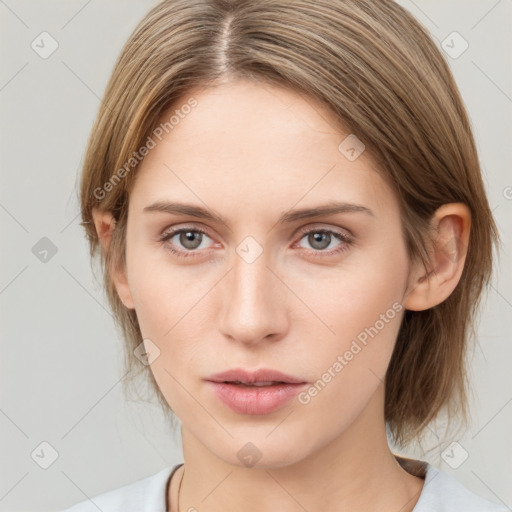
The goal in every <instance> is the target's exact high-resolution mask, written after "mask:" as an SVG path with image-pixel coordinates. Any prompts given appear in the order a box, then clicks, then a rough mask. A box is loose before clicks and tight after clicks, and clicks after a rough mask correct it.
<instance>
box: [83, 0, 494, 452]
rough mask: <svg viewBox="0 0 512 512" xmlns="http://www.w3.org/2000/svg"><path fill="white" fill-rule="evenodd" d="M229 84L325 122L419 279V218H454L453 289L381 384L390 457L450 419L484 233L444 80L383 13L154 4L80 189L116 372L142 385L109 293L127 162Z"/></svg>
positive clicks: (103, 111)
mask: <svg viewBox="0 0 512 512" xmlns="http://www.w3.org/2000/svg"><path fill="white" fill-rule="evenodd" d="M330 19H333V20H336V22H330V21H329V20H330ZM269 20H271V22H270V21H269ZM237 78H241V79H246V80H251V81H253V82H256V83H261V84H262V86H263V85H265V84H267V85H276V86H285V87H287V88H289V89H291V90H294V91H298V92H300V93H301V94H303V95H304V96H305V97H309V98H312V99H314V100H315V101H317V102H319V103H321V104H322V105H324V106H325V107H326V108H327V109H328V110H329V111H330V112H331V113H332V114H333V116H334V118H335V119H337V120H338V122H339V129H340V133H345V134H346V133H350V134H354V135H355V136H356V137H357V138H358V139H359V140H360V141H362V142H363V143H364V145H365V154H367V155H368V156H371V158H372V160H373V161H374V162H375V163H376V164H377V166H378V168H379V170H380V173H381V176H382V177H383V179H384V180H385V181H386V183H388V184H389V186H390V187H391V189H392V190H393V192H394V194H395V196H396V198H397V200H398V203H399V205H400V211H401V219H402V222H403V225H402V227H403V236H404V241H405V247H406V249H407V251H408V255H409V257H410V260H411V261H421V262H422V263H423V264H424V266H425V269H426V270H425V271H426V274H428V273H429V272H430V271H431V270H432V266H431V262H429V237H430V235H431V222H430V221H431V219H432V217H433V215H434V214H435V212H436V211H438V209H439V208H440V207H442V206H443V205H445V204H450V203H463V204H465V205H467V207H468V208H469V211H470V214H471V237H470V239H469V243H468V246H467V257H466V260H465V265H464V270H463V272H462V276H461V277H460V282H459V284H458V286H457V287H456V288H455V289H454V290H453V292H452V293H451V294H450V295H449V297H448V298H447V299H446V300H444V301H442V302H441V303H439V304H437V305H435V306H434V307H431V308H428V309H425V310H421V308H419V309H420V310H414V309H415V308H414V307H411V309H410V310H408V311H406V312H405V315H404V318H403V320H402V325H401V327H400V330H399V332H398V336H397V340H396V346H395V349H394V352H393V356H392V358H391V361H390V364H389V368H388V372H387V373H386V400H385V416H386V420H387V421H388V423H389V426H390V429H391V432H392V433H393V434H394V438H395V440H396V441H397V442H398V443H399V444H400V443H402V442H405V441H407V440H409V439H411V438H412V437H413V436H414V435H415V434H417V433H419V432H420V431H421V429H422V428H423V427H424V426H425V425H426V424H427V423H428V422H429V421H430V420H431V419H433V418H435V416H436V415H437V413H438V412H439V411H440V410H441V408H442V407H443V406H445V405H448V404H450V403H451V404H456V403H459V404H461V412H462V413H464V412H465V409H464V404H465V387H466V384H465V372H464V356H465V350H466V344H467V330H468V326H469V325H471V320H472V318H473V315H474V310H475V306H476V305H477V303H478V298H479V296H480V293H481V290H482V287H483V285H484V284H485V282H486V280H487V279H488V278H489V275H490V271H491V250H492V241H493V239H494V237H495V227H494V224H493V221H492V216H491V213H490V209H489V206H488V203H487V200H486V197H485V191H484V187H483V183H482V179H481V175H480V168H479V163H478V157H477V154H476V149H475V144H474V141H473V137H472V134H471V129H470V125H469V121H468V118H467V115H466V113H465V109H464V107H463V104H462V101H461V98H460V95H459V93H458V90H457V87H456V85H455V83H454V81H453V78H452V75H451V73H450V71H449V69H448V66H447V65H446V63H445V61H444V59H443V58H442V56H441V55H440V53H439V51H438V50H437V48H436V47H435V45H434V43H433V42H432V41H431V40H430V38H429V36H428V34H427V33H426V32H425V31H424V29H423V28H422V27H421V26H420V25H419V24H418V23H417V21H416V20H415V19H414V18H412V17H411V16H410V15H409V14H408V13H407V11H405V10H404V9H402V8H401V7H400V6H398V5H397V4H396V3H394V2H392V1H387V0H386V1H382V2H377V3H376V2H370V1H357V2H356V1H335V2H332V1H329V2H328V1H319V2H318V1H315V2H313V1H304V0H297V1H294V2H293V3H292V4H290V3H289V2H278V1H272V2H268V1H261V2H228V1H220V0H219V1H214V0H210V1H208V0H205V1H197V2H185V1H167V2H162V3H160V4H158V5H157V6H156V7H155V8H154V9H152V11H150V13H148V15H147V16H146V17H145V18H144V20H142V22H141V23H140V24H139V26H138V27H137V28H136V30H135V32H134V33H133V35H132V37H131V38H130V40H129V41H128V43H127V44H126V46H125V48H124V50H123V52H122V54H121V55H120V57H119V60H118V62H117V64H116V66H115V69H114V72H113V75H112V77H111V80H110V82H109V84H108V86H107V90H106V93H105V97H104V101H103V103H102V105H101V107H100V112H99V114H98V119H97V122H96V125H95V127H94V128H93V132H92V134H91V138H90V141H89V146H88V149H87V154H86V158H85V162H84V170H83V174H82V189H81V205H82V220H83V223H84V226H85V228H86V231H87V235H88V239H89V241H90V247H91V255H93V254H94V253H95V252H96V251H97V249H98V246H99V237H98V232H97V230H96V226H95V225H94V223H93V209H94V208H99V209H101V210H103V211H107V212H111V213H112V215H113V216H114V218H115V219H116V227H115V229H114V230H113V232H112V236H111V240H110V244H109V247H108V251H104V252H103V255H104V259H103V263H104V265H105V274H104V276H105V287H106V290H107V294H108V298H109V301H110V304H111V306H112V308H113V311H114V313H115V316H116V318H117V319H118V321H119V324H120V325H121V327H122V330H123V333H124V336H125V338H126V342H127V364H129V365H133V366H134V367H139V368H142V369H143V370H147V371H148V376H149V377H150V378H152V374H151V372H149V368H147V367H141V366H140V363H139V361H138V360H137V359H136V358H134V356H133V350H134V349H135V348H136V347H137V346H138V345H139V344H140V343H141V341H142V338H143V336H142V334H141V332H140V327H139V325H138V320H137V315H136V313H135V311H134V310H130V309H127V308H126V307H125V305H124V304H123V303H122V302H121V300H120V298H119V296H118V292H117V290H116V288H115V285H114V281H113V275H114V272H115V270H116V269H119V268H122V267H123V266H124V265H125V247H126V229H127V220H128V207H129V198H130V192H131V190H132V189H133V186H134V184H135V183H136V177H137V171H138V167H139V165H140V164H139V162H138V158H136V157H134V155H133V154H134V152H137V154H139V153H138V152H139V150H140V149H141V148H143V147H144V146H145V145H147V143H148V137H150V136H151V135H152V133H154V130H155V129H156V128H157V127H158V125H159V123H160V122H161V120H162V114H163V113H164V112H166V111H168V110H169V108H170V107H173V106H178V107H179V106H180V104H179V100H181V99H183V98H186V97H187V93H188V92H189V91H192V90H198V88H199V89H201V88H205V87H207V86H215V85H216V84H221V83H223V82H225V81H226V80H228V79H237ZM427 78H428V79H427ZM189 105H190V106H189V110H193V108H194V106H193V105H192V104H189ZM181 113H182V114H183V111H182V112H181ZM176 115H177V116H178V117H177V119H179V115H180V112H178V113H177V114H176ZM178 122H179V121H178ZM141 153H142V152H141ZM142 156H144V155H143V154H142ZM130 158H135V160H134V161H132V163H133V165H131V163H128V162H130ZM127 163H128V166H127V167H125V166H126V164H127ZM123 168H124V169H125V172H124V173H119V170H120V169H123ZM113 177H114V179H113ZM107 183H109V184H110V185H108V186H107V185H106V184H107ZM157 393H158V389H157ZM159 396H160V398H161V399H162V403H164V398H163V397H162V396H161V395H159Z"/></svg>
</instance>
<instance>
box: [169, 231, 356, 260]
mask: <svg viewBox="0 0 512 512" xmlns="http://www.w3.org/2000/svg"><path fill="white" fill-rule="evenodd" d="M183 231H194V232H197V233H202V234H204V235H206V236H208V237H209V238H210V239H212V240H213V237H212V236H210V234H209V232H208V229H206V228H204V227H202V226H197V225H189V226H186V225H185V226H178V227H175V226H173V227H170V228H166V229H164V231H163V232H162V234H161V235H160V236H159V241H161V242H166V241H168V240H170V239H171V238H173V237H174V236H176V235H177V234H179V233H181V232H183ZM312 232H318V233H321V232H324V233H330V234H332V235H334V236H335V237H336V238H338V240H339V241H340V242H341V243H344V244H347V245H352V244H353V243H354V235H353V234H352V233H351V232H350V230H348V229H346V228H341V227H339V226H338V227H327V226H325V225H321V224H319V223H316V224H313V225H311V224H308V225H306V226H302V227H301V228H299V229H298V230H297V231H296V232H295V233H294V235H293V238H294V240H295V242H294V244H293V247H295V246H296V244H297V243H299V242H300V241H301V240H302V238H303V237H304V236H305V235H307V234H309V233H312ZM297 237H299V238H298V239H297ZM302 249H303V250H305V251H307V252H310V253H315V254H318V256H320V257H322V256H323V257H327V256H332V255H335V254H337V253H338V252H340V253H341V252H343V251H344V250H345V249H343V248H339V249H331V250H330V251H325V252H323V251H315V250H314V249H304V248H302ZM169 250H171V252H173V253H176V254H178V255H181V256H183V257H190V256H192V257H193V256H196V255H199V254H200V253H201V252H204V251H207V250H209V249H203V250H193V251H185V250H183V249H174V248H169Z"/></svg>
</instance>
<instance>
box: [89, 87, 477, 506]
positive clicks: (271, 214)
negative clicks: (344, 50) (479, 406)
mask: <svg viewBox="0 0 512 512" xmlns="http://www.w3.org/2000/svg"><path fill="white" fill-rule="evenodd" d="M191 96H193V97H194V98H196V99H197V101H198V106H197V107H196V108H195V109H193V110H192V112H191V113H190V114H189V115H188V116H186V117H185V118H184V119H182V120H180V122H179V124H178V125H176V126H175V127H174V129H173V130H172V131H170V132H169V133H168V134H167V135H165V136H164V138H163V140H162V142H159V143H158V145H157V146H156V147H155V148H154V149H152V150H151V151H150V153H149V154H148V156H147V157H146V158H145V159H144V161H143V162H142V164H141V166H140V168H139V169H138V171H137V173H138V175H137V180H136V182H135V186H134V188H133V190H132V192H131V196H130V202H129V215H128V226H127V248H126V250H127V263H126V268H124V269H119V270H118V272H117V273H116V274H115V276H114V280H115V284H116V289H117V291H118V293H119V296H120V298H121V300H122V301H123V303H124V305H125V306H126V307H127V308H135V310H136V312H137V317H138V319H139V323H140V326H141V330H142V333H143V336H144V338H146V339H150V340H151V342H152V343H153V344H154V345H156V346H157V347H158V349H159V350H160V355H159V356H158V357H157V358H156V359H155V360H154V361H153V362H152V364H151V371H152V372H153V374H154V376H155V379H156V381H157V383H158V385H159V387H160V389H161V391H162V393H163V395H164V396H165V397H166V400H167V402H168V404H169V406H170V407H171V409H172V410H173V411H174V412H175V414H176V415H177V416H178V417H179V419H180V421H181V423H182V440H183V454H184V461H185V466H184V467H185V471H184V472H183V468H180V470H179V471H177V472H176V473H175V476H174V478H173V480H172V482H171V487H170V491H169V493H170V502H171V510H172V511H176V510H177V491H178V484H179V481H180V479H181V477H182V476H183V481H182V485H181V492H180V510H181V511H185V510H189V508H190V507H194V508H195V509H197V510H200V511H201V512H203V511H204V512H217V511H225V510H244V511H246V512H251V511H261V510H281V511H284V512H292V511H293V512H295V511H302V510H304V509H306V510H309V511H315V510H323V511H325V512H331V511H339V510H354V511H358V510H361V511H363V510H380V511H383V512H386V511H389V512H397V511H401V512H404V511H410V510H412V509H413V507H414V505H415V504H416V502H417V500H418V497H419V494H420V492H421V490H422V486H423V480H422V479H420V478H417V477H415V476H412V475H410V474H409V473H407V472H406V471H405V470H404V469H402V467H401V466H400V465H399V464H398V462H397V461H396V459H395V457H394V456H393V454H392V452H391V451H390V448H389V446H388V442H387V439H386V433H385V422H384V384H383V379H384V376H385V373H386V369H387V367H388V364H389V360H390V358H391V354H392V351H393V347H394V344H395V341H396V337H397V333H398V329H399V326H400V321H401V319H402V316H403V313H404V310H405V309H406V308H409V309H413V310H421V309H427V308H429V307H433V306H435V305H436V304H438V303H440V302H442V301H443V300H444V299H445V298H446V297H448V296H449V295H450V293H451V292H452V291H453V289H454V288H455V286H456V284H457V282H458V280H459V278H460V275H461V272H462V268H463V264H464V259H465V253H464V248H465V247H467V241H468V236H469V228H470V217H469V211H468V209H467V207H466V206H464V205H462V204H459V203H453V204H448V205H444V206H443V207H442V208H440V209H439V210H438V211H437V212H436V215H435V216H434V218H433V219H432V224H433V226H434V227H435V232H436V233H437V237H438V240H437V241H438V244H437V246H436V247H446V244H447V243H450V242H451V241H453V240H457V239H458V240H459V241H461V242H462V243H461V244H458V245H457V247H458V250H459V253H457V254H455V257H454V255H453V254H452V255H447V254H446V250H441V249H435V248H433V249H432V251H431V254H432V262H433V264H434V267H435V272H434V273H433V274H430V275H429V277H428V278H427V277H426V271H425V269H424V268H423V267H422V266H421V265H420V264H419V263H415V262H412V261H410V259H409V257H408V254H407V251H406V246H405V242H404V240H403V237H402V231H401V218H400V211H399V204H398V202H397V199H396V197H395V195H394V194H393V192H392V190H391V189H390V188H389V186H388V185H387V184H386V182H385V181H384V179H383V178H382V177H381V176H380V175H379V173H378V169H377V168H376V166H375V165H374V163H373V162H372V159H371V156H370V155H369V154H368V152H367V151H365V152H363V153H362V154H361V155H360V156H359V157H358V158H357V159H356V160H354V161H350V160H349V159H347V158H346V156H345V155H344V154H343V153H342V152H340V151H339V149H338V146H339V144H340V142H341V141H343V140H344V139H345V137H346V136H347V135H348V133H340V131H339V130H338V129H336V128H335V120H334V118H333V117H332V114H331V113H330V112H329V111H328V110H326V109H325V107H323V106H322V105H320V104H318V103H317V102H316V101H314V100H312V99H310V98H307V99H306V98H304V97H303V96H302V95H299V94H297V93H296V92H293V91H291V90H288V89H285V88H280V87H275V86H269V85H263V84H255V83H251V82H247V81H231V82H227V83H224V84H223V85H220V86H218V87H216V88H212V89H206V90H195V91H191V92H190V94H189V95H187V97H184V98H183V99H182V102H181V103H183V104H184V103H185V102H186V101H187V99H188V98H190V97H191ZM179 105H180V102H177V107H176V106H174V107H173V109H174V108H179ZM168 117H169V113H166V114H165V115H164V116H162V119H168ZM331 200H332V201H334V200H336V201H343V202H347V203H354V204H357V205H362V206H364V207H366V208H368V209H369V210H371V214H369V213H367V212H360V211H357V212H354V211H352V212H344V213H337V214H334V215H323V216H321V217H318V218H305V219H299V220H296V221H295V222H293V223H291V224H283V225H281V224H277V220H278V218H279V217H280V215H281V214H283V213H284V212H288V211H290V210H292V209H297V208H306V207H313V206H319V205H324V204H326V203H327V202H329V201H331ZM156 201H179V202H183V203H190V204H193V205H197V206H202V207H205V208H207V209H208V210H210V211H212V212H215V213H217V214H220V215H222V216H223V217H224V219H225V221H226V224H225V225H224V224H217V223H215V222H213V221H211V220H209V219H198V218H195V217H192V216H190V215H183V214H179V215H176V214H169V213H164V212H145V211H144V208H145V207H146V206H148V205H150V204H153V203H155V202H156ZM94 219H95V225H96V227H97V230H98V233H99V235H100V238H101V240H102V244H103V247H104V250H108V244H109V240H110V235H111V233H112V229H114V223H113V222H112V217H111V215H110V214H109V213H108V212H102V211H99V210H98V211H95V212H94ZM171 227H173V228H188V229H196V228H202V229H204V230H206V231H207V234H206V235H203V238H202V241H201V238H200V237H201V235H200V234H196V240H195V243H196V245H195V247H197V246H199V247H198V248H196V249H194V248H192V249H190V248H188V247H192V246H193V244H192V242H194V240H192V242H190V241H189V245H188V246H187V245H185V244H186V243H187V239H186V238H184V237H183V236H182V237H181V238H180V235H179V234H178V235H175V236H173V237H172V238H171V239H169V240H167V241H165V242H162V241H160V240H159V237H161V235H162V234H165V233H168V232H169V231H170V228H171ZM301 228H308V230H309V229H311V230H312V231H313V230H314V229H327V230H332V231H334V232H336V233H341V234H344V235H345V236H348V237H349V239H350V241H349V242H347V241H340V240H338V239H337V238H336V237H335V236H334V235H332V236H331V238H330V242H329V240H327V241H326V242H325V245H327V243H328V242H329V243H328V247H327V249H323V252H322V247H324V246H321V243H319V242H318V241H317V242H316V243H315V239H314V238H313V237H312V236H310V237H308V235H307V234H303V233H300V231H299V230H300V229H301ZM248 236H250V237H253V238H254V240H255V241H256V243H257V244H259V246H260V247H261V249H262V250H263V252H262V253H261V254H260V255H259V257H258V258H256V259H255V261H253V262H251V263H248V262H247V261H246V260H244V258H242V257H241V256H240V255H239V254H238V253H237V251H236V249H237V247H239V246H240V244H241V242H243V241H244V239H245V238H246V237H248ZM317 236H318V235H317ZM199 242H201V243H200V245H199ZM454 246H455V245H454ZM169 247H173V248H174V249H176V250H178V251H182V252H187V250H188V251H189V252H190V251H195V254H196V256H194V257H188V258H180V257H178V256H177V255H175V254H172V253H171V252H170V251H169ZM242 247H243V244H242ZM339 247H342V248H343V250H342V251H341V252H339V253H337V254H331V255H325V253H326V251H329V250H335V249H336V248H339ZM393 304H398V305H400V306H401V307H402V309H401V311H399V312H398V313H397V314H396V315H395V316H394V318H393V319H389V318H388V322H386V323H385V326H384V328H382V329H381V330H380V331H379V332H378V335H376V336H375V337H374V338H373V339H370V340H369V341H368V343H367V345H366V346H364V348H363V349H362V350H361V351H360V352H358V353H357V355H356V356H354V357H353V359H352V360H350V361H348V364H346V366H344V368H343V370H342V371H340V372H339V373H337V374H336V376H335V377H334V378H332V379H331V381H330V382H329V383H328V384H327V385H326V386H325V387H324V389H323V390H322V391H321V392H319V393H318V394H317V396H315V397H314V398H312V399H311V401H310V402H309V403H307V404H302V403H300V402H299V401H298V400H296V399H294V400H292V401H291V402H289V403H288V404H287V405H286V406H285V407H283V408H281V409H279V410H277V411H275V412H273V413H269V414H265V415H260V416H254V415H244V414H239V413H236V412H234V411H232V410H231V409H229V408H228V407H227V406H225V405H224V404H222V403H221V402H220V401H219V400H218V399H217V398H216V396H215V395H214V394H213V393H212V391H211V390H210V388H209V386H208V385H207V384H206V383H205V381H204V380H203V379H205V378H207V377H208V376H210V375H212V374H213V373H216V372H220V371H223V370H226V369H229V368H235V367H244V368H247V369H251V370H254V369H257V368H261V367H267V368H274V369H277V370H280V371H282V372H284V373H287V374H290V375H293V376H296V377H299V378H301V379H302V380H305V381H307V382H309V383H314V382H316V381H317V380H318V379H320V378H321V377H322V374H324V373H325V372H326V370H327V369H328V368H329V367H332V365H333V363H334V362H335V361H336V360H337V357H338V355H340V354H344V353H345V352H346V351H347V350H348V349H349V348H350V346H351V343H352V341H353V340H354V339H356V337H357V335H358V334H359V333H361V331H363V330H364V329H365V328H366V327H369V326H373V325H375V323H376V321H377V320H378V319H379V318H380V315H382V314H386V311H388V310H389V309H390V308H392V305H393ZM248 442H251V443H252V444H253V445H255V446H256V447H257V449H258V451H259V452H260V454H261V458H260V460H259V461H258V463H257V464H256V465H255V466H254V467H247V466H245V465H244V463H243V462H242V461H241V460H240V459H239V458H238V456H237V453H238V452H239V450H240V449H241V448H242V447H244V446H245V445H246V443H248ZM206 496H207V498H206V499H205V497H206ZM203 499H204V501H203Z"/></svg>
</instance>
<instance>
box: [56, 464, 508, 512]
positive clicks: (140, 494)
mask: <svg viewBox="0 0 512 512" xmlns="http://www.w3.org/2000/svg"><path fill="white" fill-rule="evenodd" d="M395 457H396V458H397V460H398V462H399V463H400V464H401V465H402V466H404V461H407V462H405V464H408V465H409V467H411V466H410V464H411V463H412V465H413V466H414V464H417V465H421V467H422V469H423V471H425V473H424V474H425V483H424V485H423V489H422V491H421V494H420V497H419V500H418V502H417V503H416V506H415V507H414V510H413V512H462V511H463V512H510V510H509V508H508V507H506V506H505V505H502V504H498V503H495V502H492V501H489V500H486V499H484V498H482V497H480V496H478V495H476V494H474V493H473V492H471V491H469V490H468V489H466V488H465V487H464V486H463V485H462V484H461V483H460V482H459V481H458V480H456V479H455V478H453V477H452V476H451V475H449V474H448V473H444V472H443V471H440V470H438V469H437V468H435V467H434V466H431V465H430V464H429V463H427V462H424V461H415V460H412V459H404V458H402V457H398V456H396V455H395ZM180 466H182V464H178V465H176V466H168V467H166V468H165V469H162V470H161V471H159V472H158V473H155V474H153V475H151V476H148V477H146V478H143V479H141V480H137V481H136V482H133V483H131V484H128V485H125V486H123V487H119V488H118V489H114V490H112V491H108V492H104V493H102V494H98V495H97V496H94V497H92V498H90V499H88V500H84V501H81V502H80V503H77V504H76V505H73V506H72V507H70V508H67V509H65V510H63V511H62V512H98V510H101V511H102V512H167V511H166V496H167V485H168V483H169V482H170V479H171V477H172V475H173V473H174V471H176V469H178V468H179V467H180ZM418 476H419V475H418Z"/></svg>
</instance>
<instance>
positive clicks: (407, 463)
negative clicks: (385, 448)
mask: <svg viewBox="0 0 512 512" xmlns="http://www.w3.org/2000/svg"><path fill="white" fill-rule="evenodd" d="M393 456H394V457H395V459H396V461H397V462H398V464H400V466H401V467H402V469H404V470H405V471H407V473H409V474H410V475H413V476H416V477H418V478H421V479H422V480H425V478H426V475H427V470H428V466H429V464H428V462H425V461H423V460H417V459H409V458H407V457H403V456H401V455H396V454H395V453H394V454H393ZM184 464H185V463H184V462H182V463H181V464H177V465H176V466H174V468H173V470H172V471H171V474H170V475H169V477H168V478H167V482H166V484H165V486H164V488H165V491H164V492H165V512H169V511H170V502H169V489H170V486H171V480H172V477H173V475H174V473H176V471H177V470H178V469H179V468H181V466H183V465H184ZM423 485H424V486H425V484H423ZM422 494H423V489H422V490H421V493H420V498H421V495H422Z"/></svg>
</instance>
